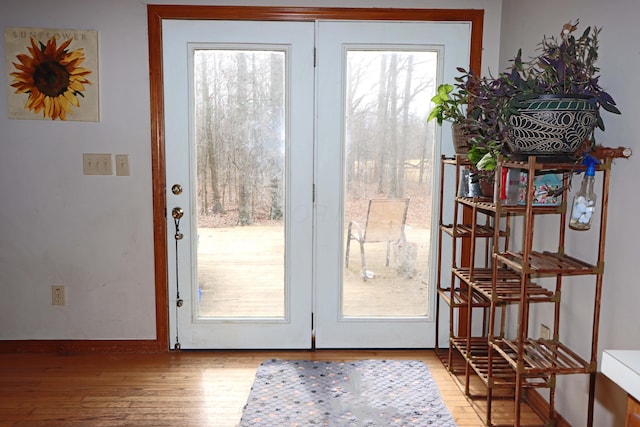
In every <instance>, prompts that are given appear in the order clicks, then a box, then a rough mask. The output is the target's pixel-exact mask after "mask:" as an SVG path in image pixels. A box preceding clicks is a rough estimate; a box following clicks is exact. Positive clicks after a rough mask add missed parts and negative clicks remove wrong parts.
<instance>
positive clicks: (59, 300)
mask: <svg viewBox="0 0 640 427" xmlns="http://www.w3.org/2000/svg"><path fill="white" fill-rule="evenodd" d="M65 303H66V301H65V291H64V286H62V285H53V286H51V305H65Z"/></svg>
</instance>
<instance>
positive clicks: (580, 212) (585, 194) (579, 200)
mask: <svg viewBox="0 0 640 427" xmlns="http://www.w3.org/2000/svg"><path fill="white" fill-rule="evenodd" d="M582 164H583V165H585V166H586V167H587V170H586V171H585V173H584V177H583V178H582V183H581V184H580V190H578V192H577V193H576V195H575V196H574V198H573V203H572V205H571V206H572V208H571V219H570V220H569V228H571V229H573V230H588V229H590V228H591V221H592V220H593V214H594V211H595V209H596V193H595V192H594V191H593V185H594V181H595V174H596V165H598V164H600V162H599V161H598V159H596V158H595V157H593V156H591V155H589V154H587V155H586V156H584V159H583V160H582Z"/></svg>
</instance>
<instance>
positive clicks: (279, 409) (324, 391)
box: [240, 359, 456, 427]
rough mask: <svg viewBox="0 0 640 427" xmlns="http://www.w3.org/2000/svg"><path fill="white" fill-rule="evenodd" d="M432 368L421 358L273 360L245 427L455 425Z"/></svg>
mask: <svg viewBox="0 0 640 427" xmlns="http://www.w3.org/2000/svg"><path fill="white" fill-rule="evenodd" d="M455 425H456V424H455V422H454V421H453V417H452V416H451V414H450V413H449V411H448V410H447V408H446V407H445V406H444V403H443V402H442V399H441V397H440V392H439V390H438V386H437V385H436V383H435V381H434V380H433V378H432V377H431V373H430V372H429V368H428V367H427V365H425V364H424V363H423V362H420V361H416V360H360V361H355V362H318V361H303V360H276V359H272V360H268V361H266V362H263V363H262V364H261V365H260V367H259V368H258V371H257V373H256V378H255V380H254V383H253V386H252V387H251V393H250V395H249V398H248V400H247V404H246V405H245V407H244V410H243V413H242V419H241V420H240V427H250V426H251V427H253V426H259V427H272V426H273V427H293V426H329V427H342V426H367V427H372V426H376V427H379V426H420V427H425V426H439V427H452V426H455Z"/></svg>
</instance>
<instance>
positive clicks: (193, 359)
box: [0, 350, 482, 427]
mask: <svg viewBox="0 0 640 427" xmlns="http://www.w3.org/2000/svg"><path fill="white" fill-rule="evenodd" d="M270 358H283V359H308V360H336V361H337V360H358V359H374V358H377V359H417V360H422V361H424V362H425V363H427V365H428V366H429V368H430V370H431V373H432V375H433V377H434V379H435V381H436V382H437V384H438V387H439V388H440V393H441V395H442V398H443V400H444V402H445V405H446V406H447V408H448V409H449V411H450V412H451V413H452V415H453V417H454V419H455V420H456V423H457V425H458V427H476V426H481V425H482V422H481V421H480V419H479V418H478V416H477V415H476V413H475V411H474V410H473V408H472V407H471V406H470V405H469V403H468V402H467V400H466V399H465V397H464V396H463V394H462V393H461V392H460V390H459V388H458V386H457V385H456V384H455V383H454V381H453V380H452V379H451V377H450V375H449V374H448V373H447V371H446V370H445V369H444V367H443V365H442V364H441V363H440V361H439V359H438V358H437V356H436V355H435V353H434V352H433V351H431V350H415V351H414V350H399V351H387V350H385V351H360V350H354V351H343V350H341V351H337V350H331V351H329V350H321V351H315V352H309V351H279V352H278V351H250V352H249V351H247V352H221V351H182V352H171V353H162V354H73V355H58V354H55V355H52V354H0V427H9V426H11V427H17V426H29V427H39V426H47V427H58V426H63V427H64V426H74V427H76V426H91V427H111V426H154V427H162V426H184V427H191V426H207V427H233V426H237V425H238V422H239V420H240V417H241V414H242V407H243V406H244V404H245V402H246V399H247V397H248V395H249V390H250V388H251V384H252V383H253V378H254V375H255V371H256V369H257V368H258V365H259V364H260V363H261V362H263V361H264V360H267V359H270ZM283 427H284V426H283Z"/></svg>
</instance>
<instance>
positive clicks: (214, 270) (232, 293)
mask: <svg viewBox="0 0 640 427" xmlns="http://www.w3.org/2000/svg"><path fill="white" fill-rule="evenodd" d="M284 69H285V52H283V51H275V50H235V49H197V50H194V76H193V77H194V84H195V91H194V94H195V98H194V101H195V114H194V120H195V123H194V125H195V126H194V128H195V141H196V153H195V154H196V155H195V158H196V168H197V172H196V177H197V233H198V242H197V266H198V268H197V283H198V305H197V307H198V308H197V313H198V315H197V317H198V318H229V317H268V318H284V316H285V277H284V276H285V267H284V260H285V257H284V246H285V245H284V242H285V232H284V212H285V210H286V209H285V206H284V204H285V197H284V194H285V174H284V167H285V166H284V165H285V132H284V129H285V97H284V94H285V90H284V88H285V73H284Z"/></svg>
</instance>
